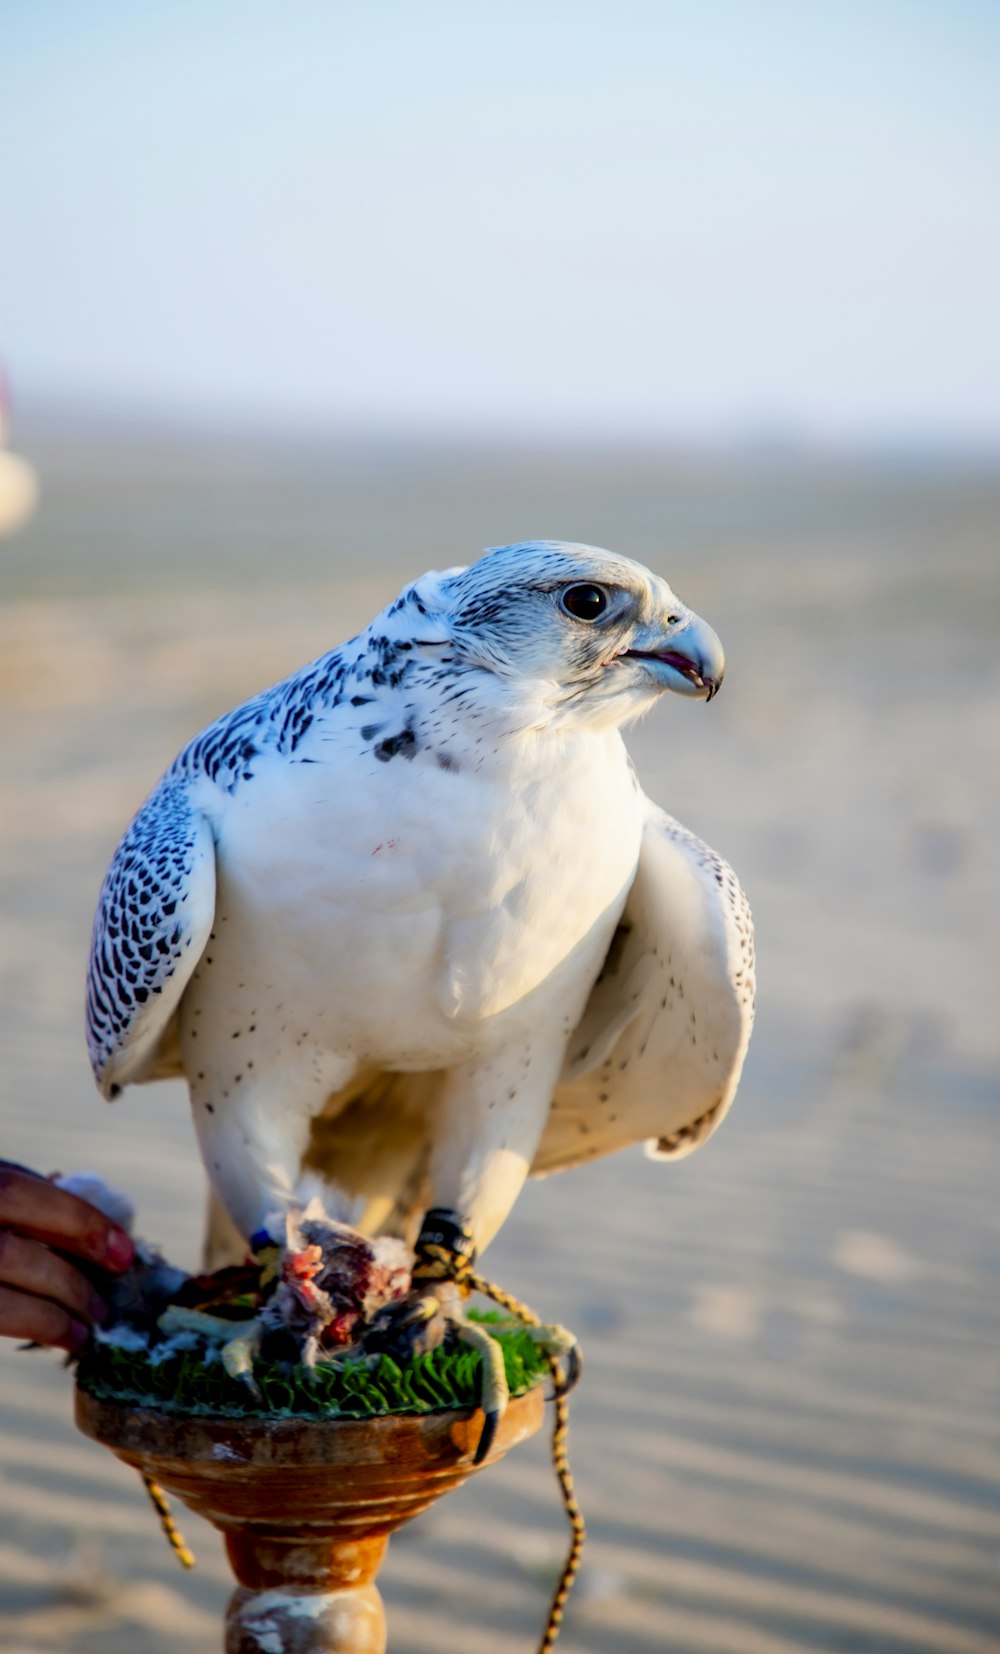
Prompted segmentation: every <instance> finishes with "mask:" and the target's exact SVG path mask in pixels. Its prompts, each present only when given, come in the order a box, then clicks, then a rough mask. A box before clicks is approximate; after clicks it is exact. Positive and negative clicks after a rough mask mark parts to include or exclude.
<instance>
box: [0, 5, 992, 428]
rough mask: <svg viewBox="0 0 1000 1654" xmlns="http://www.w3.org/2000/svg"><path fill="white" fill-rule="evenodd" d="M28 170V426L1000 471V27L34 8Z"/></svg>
mask: <svg viewBox="0 0 1000 1654" xmlns="http://www.w3.org/2000/svg"><path fill="white" fill-rule="evenodd" d="M0 157H2V159H0V357H2V358H3V359H4V360H5V361H6V363H7V366H8V369H9V371H10V374H11V377H12V379H13V381H14V385H15V389H16V390H17V391H18V393H19V395H20V397H21V399H22V401H23V402H24V403H25V404H26V405H27V404H30V402H31V401H32V399H38V398H40V397H42V396H46V397H52V396H58V397H69V398H72V399H73V400H74V401H80V400H83V401H84V402H91V403H93V404H94V405H97V404H105V403H109V402H110V403H114V402H118V403H121V404H126V405H127V404H132V405H137V406H144V407H148V408H150V409H151V410H156V409H160V410H162V411H167V412H170V413H183V412H184V411H185V410H188V409H191V410H194V411H195V412H197V413H199V414H200V415H202V416H206V415H208V416H215V415H219V416H221V417H226V416H227V415H230V414H235V415H245V416H248V417H250V418H252V419H253V420H254V421H255V422H259V421H262V420H263V421H265V422H266V421H268V420H270V419H274V420H275V421H284V420H292V421H296V422H308V421H310V420H322V421H324V422H330V421H334V422H337V423H343V422H347V423H350V424H356V425H361V426H369V425H379V424H389V425H392V426H395V427H404V428H405V427H408V426H409V427H412V426H419V427H422V428H430V427H435V426H445V427H450V428H456V427H457V428H460V429H466V430H475V429H477V428H481V429H486V430H496V429H505V430H511V429H513V430H521V431H524V432H534V431H538V430H543V431H547V432H564V433H567V434H575V433H595V434H599V433H608V432H610V433H615V434H621V435H629V434H633V433H636V434H652V435H657V434H667V435H673V436H678V435H679V436H694V437H700V436H710V437H720V436H721V437H728V436H733V435H739V434H744V433H753V432H763V431H768V430H772V429H773V430H775V431H788V432H791V433H797V434H802V435H806V436H813V437H817V438H820V439H832V440H834V441H842V440H849V441H854V440H865V439H868V438H890V439H891V438H897V439H898V438H902V439H906V438H916V439H926V438H935V437H937V438H942V439H944V440H946V441H948V442H952V443H953V442H961V441H963V440H973V441H976V442H982V441H987V442H1000V326H998V316H997V295H998V293H1000V203H998V196H1000V182H998V181H1000V4H998V3H996V0H989V3H980V4H975V3H971V0H950V3H948V0H937V3H932V4H925V3H923V0H867V3H864V4H856V3H855V0H840V3H839V4H831V3H829V0H789V3H787V4H777V3H770V0H760V3H755V0H691V3H684V4H682V3H676V4H675V3H671V0H661V3H656V0H608V3H606V4H594V3H589V0H503V3H496V4H494V3H486V0H364V3H357V4H355V3H347V0H343V3H338V0H281V3H278V0H269V3H266V4H265V3H261V0H170V3H167V0H119V3H115V0H87V3H86V4H76V3H74V0H32V3H30V4H29V3H27V0H20V3H18V0H0Z"/></svg>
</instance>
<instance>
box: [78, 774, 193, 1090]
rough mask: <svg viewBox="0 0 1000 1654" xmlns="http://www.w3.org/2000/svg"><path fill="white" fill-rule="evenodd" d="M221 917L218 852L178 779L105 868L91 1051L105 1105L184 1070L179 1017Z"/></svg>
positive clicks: (90, 1008) (91, 991) (94, 945)
mask: <svg viewBox="0 0 1000 1654" xmlns="http://www.w3.org/2000/svg"><path fill="white" fill-rule="evenodd" d="M214 914H215V845H214V842H213V838H212V831H211V828H210V826H209V824H208V822H207V820H206V819H205V817H204V816H203V815H202V814H200V812H199V811H198V810H196V809H195V808H194V807H193V806H192V804H191V801H190V799H189V797H188V793H187V788H186V786H185V784H184V783H183V782H182V781H175V780H167V781H164V782H163V783H162V784H161V785H160V786H159V787H158V788H157V790H156V791H155V792H154V793H153V794H152V796H151V797H150V798H149V799H147V801H146V803H145V804H144V805H143V807H142V809H141V810H140V811H139V813H138V815H137V816H136V817H135V819H134V820H133V822H132V824H131V826H130V827H129V829H128V831H127V832H126V834H125V837H124V838H123V839H122V841H121V843H120V845H119V846H118V849H117V851H116V852H115V856H114V860H113V861H112V863H111V866H110V867H109V869H108V873H107V877H106V878H105V880H104V884H103V886H102V889H101V895H100V899H99V901H98V904H97V913H96V916H95V918H94V933H93V938H92V941H91V949H90V970H89V974H88V978H87V1043H88V1045H89V1047H90V1060H91V1064H92V1066H93V1070H94V1077H95V1078H96V1080H97V1083H98V1085H99V1087H100V1089H101V1091H102V1093H103V1094H104V1096H105V1097H114V1096H116V1095H117V1093H118V1092H119V1091H120V1090H121V1088H122V1087H123V1086H125V1085H128V1084H129V1082H130V1081H133V1080H150V1079H156V1078H159V1077H160V1076H161V1075H164V1074H170V1073H178V1072H180V1067H179V1061H178V1059H177V1057H176V1055H175V1053H174V1051H173V1043H174V1042H173V1038H172V1036H173V1032H174V1018H175V1013H176V1011H177V1007H178V1005H179V1004H180V999H181V995H182V993H183V992H184V989H185V987H186V985H187V983H188V981H189V979H190V977H191V974H192V972H193V971H194V968H195V966H196V965H197V963H198V960H199V958H200V957H201V954H202V952H203V950H204V947H205V943H206V942H207V940H208V937H209V933H210V931H211V929H212V922H213V918H214Z"/></svg>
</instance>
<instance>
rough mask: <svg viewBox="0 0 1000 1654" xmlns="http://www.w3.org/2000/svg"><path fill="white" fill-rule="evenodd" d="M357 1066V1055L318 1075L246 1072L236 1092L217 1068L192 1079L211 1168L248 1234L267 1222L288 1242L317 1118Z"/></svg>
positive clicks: (200, 1134) (196, 1115) (263, 1227)
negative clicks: (289, 1218)
mask: <svg viewBox="0 0 1000 1654" xmlns="http://www.w3.org/2000/svg"><path fill="white" fill-rule="evenodd" d="M353 1069H354V1062H353V1059H350V1060H347V1061H344V1062H339V1061H338V1062H336V1064H335V1065H328V1066H327V1068H326V1070H324V1072H323V1073H322V1074H320V1075H318V1076H317V1075H316V1074H315V1073H309V1074H308V1075H296V1074H294V1073H292V1074H288V1073H287V1072H282V1074H281V1077H280V1079H279V1078H278V1077H277V1076H275V1077H274V1079H273V1080H272V1079H270V1078H268V1077H267V1076H266V1075H262V1076H260V1077H259V1078H257V1079H256V1080H255V1081H254V1083H253V1084H248V1083H247V1081H246V1080H245V1079H244V1080H243V1081H242V1083H241V1085H240V1087H239V1090H238V1091H237V1092H236V1094H235V1095H234V1094H233V1093H232V1090H231V1089H230V1088H229V1087H226V1088H223V1087H222V1086H221V1085H220V1084H219V1083H218V1081H217V1078H216V1076H214V1075H213V1074H212V1073H211V1072H209V1073H208V1074H207V1077H206V1079H205V1080H204V1081H197V1080H195V1081H192V1083H191V1107H192V1112H193V1115H194V1124H195V1130H196V1132H197V1134H198V1142H199V1146H200V1149H201V1156H202V1159H203V1161H204V1163H205V1170H206V1171H207V1173H208V1177H209V1181H210V1183H211V1184H212V1185H213V1187H214V1188H215V1189H216V1191H217V1192H218V1194H219V1196H220V1197H221V1199H222V1202H223V1204H224V1206H225V1207H226V1210H227V1211H228V1213H229V1215H230V1217H231V1218H232V1220H233V1222H234V1223H235V1225H236V1227H237V1229H238V1230H239V1232H240V1234H241V1235H242V1236H243V1238H244V1240H249V1239H250V1238H251V1237H252V1236H254V1235H258V1234H259V1233H260V1232H261V1231H263V1230H266V1231H267V1233H268V1234H270V1235H271V1236H272V1238H273V1239H274V1240H276V1241H279V1242H280V1243H282V1244H284V1238H285V1236H284V1219H285V1215H286V1213H287V1212H288V1211H289V1210H290V1209H291V1208H292V1207H293V1206H294V1205H295V1204H296V1193H297V1187H298V1182H299V1178H300V1176H301V1171H302V1156H303V1154H304V1153H305V1150H306V1145H307V1143H308V1141H309V1130H310V1125H311V1122H312V1120H313V1117H314V1116H315V1115H316V1114H318V1113H319V1112H320V1111H321V1110H322V1108H323V1105H324V1103H325V1101H326V1098H327V1097H328V1096H329V1094H330V1092H331V1091H332V1090H335V1089H336V1088H337V1087H338V1086H339V1085H341V1084H344V1083H345V1082H346V1080H347V1079H349V1078H350V1075H351V1073H352V1072H353ZM226 1090H228V1091H229V1095H225V1094H224V1092H225V1091H226ZM331 1215H333V1214H331Z"/></svg>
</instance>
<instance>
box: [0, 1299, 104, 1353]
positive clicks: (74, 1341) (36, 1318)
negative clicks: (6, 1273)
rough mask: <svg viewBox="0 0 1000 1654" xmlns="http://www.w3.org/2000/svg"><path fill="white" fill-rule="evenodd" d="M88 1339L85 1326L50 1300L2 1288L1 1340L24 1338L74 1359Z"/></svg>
mask: <svg viewBox="0 0 1000 1654" xmlns="http://www.w3.org/2000/svg"><path fill="white" fill-rule="evenodd" d="M89 1336H90V1334H89V1332H88V1330H87V1328H86V1327H85V1326H84V1324H83V1322H82V1321H78V1320H77V1319H76V1317H75V1316H73V1315H71V1314H70V1313H69V1310H67V1309H63V1307H62V1305H61V1304H54V1303H53V1302H52V1300H51V1298H35V1297H33V1296H32V1295H31V1293H30V1292H18V1291H17V1290H16V1288H14V1287H7V1286H0V1338H4V1337H5V1338H25V1339H29V1340H30V1341H31V1342H32V1343H35V1344H48V1345H50V1346H51V1347H52V1348H53V1349H57V1350H67V1351H68V1352H69V1353H70V1354H71V1355H72V1354H75V1353H76V1351H77V1350H79V1349H81V1348H82V1347H83V1345H84V1344H85V1343H86V1342H87V1339H88V1337H89Z"/></svg>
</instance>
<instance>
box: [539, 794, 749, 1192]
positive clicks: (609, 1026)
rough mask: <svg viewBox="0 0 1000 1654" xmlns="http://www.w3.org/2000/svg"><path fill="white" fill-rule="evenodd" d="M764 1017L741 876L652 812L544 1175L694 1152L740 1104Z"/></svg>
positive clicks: (543, 1161) (554, 1117) (566, 1085)
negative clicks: (631, 1152)
mask: <svg viewBox="0 0 1000 1654" xmlns="http://www.w3.org/2000/svg"><path fill="white" fill-rule="evenodd" d="M753 1009H754V939H753V924H752V920H751V917H750V909H749V906H748V904H747V900H746V897H745V896H744V894H743V891H742V889H741V888H740V885H739V882H738V881H737V878H736V875H735V874H734V873H733V871H732V869H731V868H730V867H729V866H727V864H726V863H725V862H724V861H722V859H721V858H720V857H719V856H717V855H716V854H715V852H714V851H713V850H710V849H709V848H708V846H707V845H706V844H703V843H702V842H701V840H700V839H698V838H696V837H695V836H694V834H693V833H689V832H687V830H686V829H685V828H683V827H681V826H680V824H679V823H678V822H676V821H674V820H673V819H672V817H670V816H668V815H666V814H664V812H663V811H662V810H660V809H658V808H657V807H656V806H655V805H653V804H650V805H649V813H648V816H647V820H646V826H645V830H644V833H643V841H642V849H641V853H640V857H639V865H638V869H637V871H636V876H635V881H634V883H633V886H632V890H631V892H630V894H629V898H628V902H627V903H626V906H625V911H624V913H623V915H622V919H621V922H620V924H619V926H618V930H617V932H616V934H615V937H614V940H613V942H612V945H611V948H610V950H609V952H608V957H607V959H606V961H605V964H604V968H603V970H602V972H601V975H600V977H599V978H598V980H597V982H596V983H595V985H594V989H593V992H592V993H591V996H590V999H589V1001H588V1003H587V1008H586V1010H585V1012H584V1015H583V1017H582V1019H581V1021H580V1025H579V1027H578V1028H577V1030H576V1032H575V1034H574V1036H573V1038H572V1039H571V1041H570V1044H569V1046H568V1049H567V1056H566V1063H565V1066H564V1069H563V1074H562V1079H561V1081H560V1084H559V1086H558V1088H557V1090H556V1093H555V1096H554V1098H553V1103H552V1110H551V1113H550V1115H549V1121H548V1125H547V1126H546V1129H545V1133H544V1135H543V1138H542V1141H541V1144H540V1145H539V1149H538V1153H537V1155H536V1157H535V1161H534V1164H533V1166H532V1174H533V1175H534V1176H544V1175H546V1174H548V1173H549V1172H556V1171H562V1170H564V1169H565V1168H566V1167H568V1166H573V1165H577V1164H579V1163H581V1162H583V1161H587V1160H593V1159H596V1158H597V1156H599V1155H604V1154H611V1153H613V1152H614V1151H615V1150H616V1149H620V1148H625V1147H626V1146H627V1145H628V1144H630V1143H637V1142H643V1141H645V1142H646V1145H647V1151H648V1152H649V1153H650V1154H652V1155H654V1156H656V1157H657V1158H669V1159H680V1158H681V1157H682V1156H684V1155H686V1154H690V1153H691V1151H692V1150H693V1149H695V1148H697V1147H698V1145H699V1143H702V1142H704V1140H705V1139H706V1138H707V1137H709V1136H710V1135H711V1133H712V1132H713V1131H714V1130H715V1128H716V1126H717V1125H718V1124H719V1123H720V1121H721V1120H722V1118H723V1117H724V1115H725V1113H726V1111H727V1109H728V1108H729V1105H730V1103H731V1102H732V1100H733V1096H734V1094H735V1091H736V1087H737V1084H738V1082H739V1077H740V1072H741V1070H742V1067H743V1059H744V1056H745V1055H746V1049H747V1043H748V1041H749V1038H750V1030H751V1027H752V1025H753Z"/></svg>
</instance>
